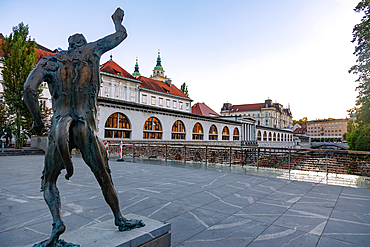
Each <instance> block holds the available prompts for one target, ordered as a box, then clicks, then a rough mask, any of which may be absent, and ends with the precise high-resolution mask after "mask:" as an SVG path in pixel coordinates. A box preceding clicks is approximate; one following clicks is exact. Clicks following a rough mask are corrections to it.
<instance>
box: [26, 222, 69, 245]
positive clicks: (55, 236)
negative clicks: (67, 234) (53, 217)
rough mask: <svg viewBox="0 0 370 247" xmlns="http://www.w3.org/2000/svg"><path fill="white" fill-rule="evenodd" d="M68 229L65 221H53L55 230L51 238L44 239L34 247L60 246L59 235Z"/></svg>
mask: <svg viewBox="0 0 370 247" xmlns="http://www.w3.org/2000/svg"><path fill="white" fill-rule="evenodd" d="M65 230H66V226H65V225H64V224H63V222H57V223H53V230H52V232H51V236H50V238H49V239H47V240H44V241H42V242H40V243H38V244H35V245H34V246H33V247H54V246H58V245H57V244H58V240H59V236H60V235H61V234H62V233H63V232H64V231H65Z"/></svg>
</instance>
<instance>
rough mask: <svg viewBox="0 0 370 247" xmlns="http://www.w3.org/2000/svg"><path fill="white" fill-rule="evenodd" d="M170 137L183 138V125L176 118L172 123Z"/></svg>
mask: <svg viewBox="0 0 370 247" xmlns="http://www.w3.org/2000/svg"><path fill="white" fill-rule="evenodd" d="M171 139H182V140H185V126H184V123H183V122H181V121H180V120H177V121H176V122H175V123H174V124H173V125H172V133H171Z"/></svg>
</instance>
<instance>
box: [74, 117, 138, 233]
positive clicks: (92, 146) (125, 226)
mask: <svg viewBox="0 0 370 247" xmlns="http://www.w3.org/2000/svg"><path fill="white" fill-rule="evenodd" d="M71 131H72V132H73V140H74V142H75V144H76V146H77V147H78V148H79V149H80V150H81V153H82V157H83V159H84V161H85V162H86V164H87V165H88V166H89V167H90V169H91V171H92V172H93V173H94V176H95V178H96V179H97V181H98V183H99V185H100V187H101V189H102V192H103V195H104V199H105V201H106V202H107V204H108V205H109V207H110V208H111V210H112V212H113V215H114V218H115V224H116V225H117V226H118V228H119V230H120V231H125V230H130V229H132V228H138V227H142V226H144V223H143V222H142V221H141V220H128V219H127V218H125V217H123V216H122V214H121V211H120V208H119V201H118V197H117V193H116V190H115V189H114V186H113V182H112V178H111V175H110V169H109V166H108V157H107V153H106V151H105V147H104V145H103V143H102V141H101V140H100V139H99V137H98V136H97V135H96V132H95V131H93V130H92V129H91V128H90V127H88V126H87V124H86V122H78V123H77V124H76V125H74V126H73V128H72V130H71Z"/></svg>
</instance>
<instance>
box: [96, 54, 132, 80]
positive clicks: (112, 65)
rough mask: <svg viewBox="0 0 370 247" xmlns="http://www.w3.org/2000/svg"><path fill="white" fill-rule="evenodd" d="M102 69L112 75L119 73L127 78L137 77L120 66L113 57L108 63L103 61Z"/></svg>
mask: <svg viewBox="0 0 370 247" xmlns="http://www.w3.org/2000/svg"><path fill="white" fill-rule="evenodd" d="M100 71H101V72H105V73H108V74H112V75H118V76H121V77H126V78H129V79H135V77H133V76H132V75H131V74H130V73H128V72H127V71H126V70H124V69H123V68H122V67H121V66H119V65H118V64H117V63H116V62H114V61H113V60H112V59H111V60H109V61H108V62H106V63H103V64H102V65H101V66H100Z"/></svg>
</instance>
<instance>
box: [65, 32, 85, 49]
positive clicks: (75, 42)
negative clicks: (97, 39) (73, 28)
mask: <svg viewBox="0 0 370 247" xmlns="http://www.w3.org/2000/svg"><path fill="white" fill-rule="evenodd" d="M68 43H69V46H68V49H74V48H76V47H81V46H83V45H84V44H86V43H87V41H86V39H85V37H84V36H83V35H82V34H81V33H76V34H73V35H72V36H69V38H68Z"/></svg>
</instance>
